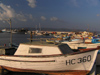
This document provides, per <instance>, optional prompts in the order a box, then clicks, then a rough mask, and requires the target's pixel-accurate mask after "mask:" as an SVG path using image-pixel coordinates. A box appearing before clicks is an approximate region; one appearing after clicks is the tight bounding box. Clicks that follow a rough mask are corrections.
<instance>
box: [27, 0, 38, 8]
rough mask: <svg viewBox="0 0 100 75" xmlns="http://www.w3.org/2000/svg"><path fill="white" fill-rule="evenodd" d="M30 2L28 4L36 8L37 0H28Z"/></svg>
mask: <svg viewBox="0 0 100 75" xmlns="http://www.w3.org/2000/svg"><path fill="white" fill-rule="evenodd" d="M27 1H28V2H29V3H28V5H29V6H30V7H31V8H35V7H36V4H35V3H36V0H27Z"/></svg>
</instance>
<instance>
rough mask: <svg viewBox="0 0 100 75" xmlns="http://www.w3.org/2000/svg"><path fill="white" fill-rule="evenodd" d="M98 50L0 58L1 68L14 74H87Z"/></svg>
mask: <svg viewBox="0 0 100 75" xmlns="http://www.w3.org/2000/svg"><path fill="white" fill-rule="evenodd" d="M97 52H98V50H94V51H89V52H84V53H78V54H70V55H67V54H66V55H55V56H33V57H32V56H6V55H2V56H0V66H2V68H4V69H7V70H10V71H16V72H35V73H47V74H57V73H68V74H69V73H70V74H72V73H75V72H79V73H86V74H87V73H89V71H91V69H92V67H93V65H94V63H95V59H96V56H97Z"/></svg>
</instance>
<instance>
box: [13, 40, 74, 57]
mask: <svg viewBox="0 0 100 75" xmlns="http://www.w3.org/2000/svg"><path fill="white" fill-rule="evenodd" d="M68 53H73V51H72V50H71V48H70V47H69V46H68V45H67V44H62V43H58V44H50V43H46V42H37V41H34V42H29V43H21V44H20V45H19V47H18V49H17V51H16V52H15V54H14V55H30V56H39V55H57V54H68Z"/></svg>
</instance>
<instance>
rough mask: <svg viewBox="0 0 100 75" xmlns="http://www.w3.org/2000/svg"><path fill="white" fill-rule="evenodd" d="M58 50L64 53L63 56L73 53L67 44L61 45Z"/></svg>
mask: <svg viewBox="0 0 100 75" xmlns="http://www.w3.org/2000/svg"><path fill="white" fill-rule="evenodd" d="M58 48H59V49H60V51H61V52H62V54H68V53H73V51H72V49H71V48H70V47H69V46H68V45H67V44H62V45H59V46H58Z"/></svg>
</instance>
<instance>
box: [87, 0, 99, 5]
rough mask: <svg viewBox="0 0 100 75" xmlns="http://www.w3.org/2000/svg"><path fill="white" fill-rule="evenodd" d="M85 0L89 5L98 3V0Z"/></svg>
mask: <svg viewBox="0 0 100 75" xmlns="http://www.w3.org/2000/svg"><path fill="white" fill-rule="evenodd" d="M86 2H87V3H88V4H90V5H98V3H99V0H86Z"/></svg>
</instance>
